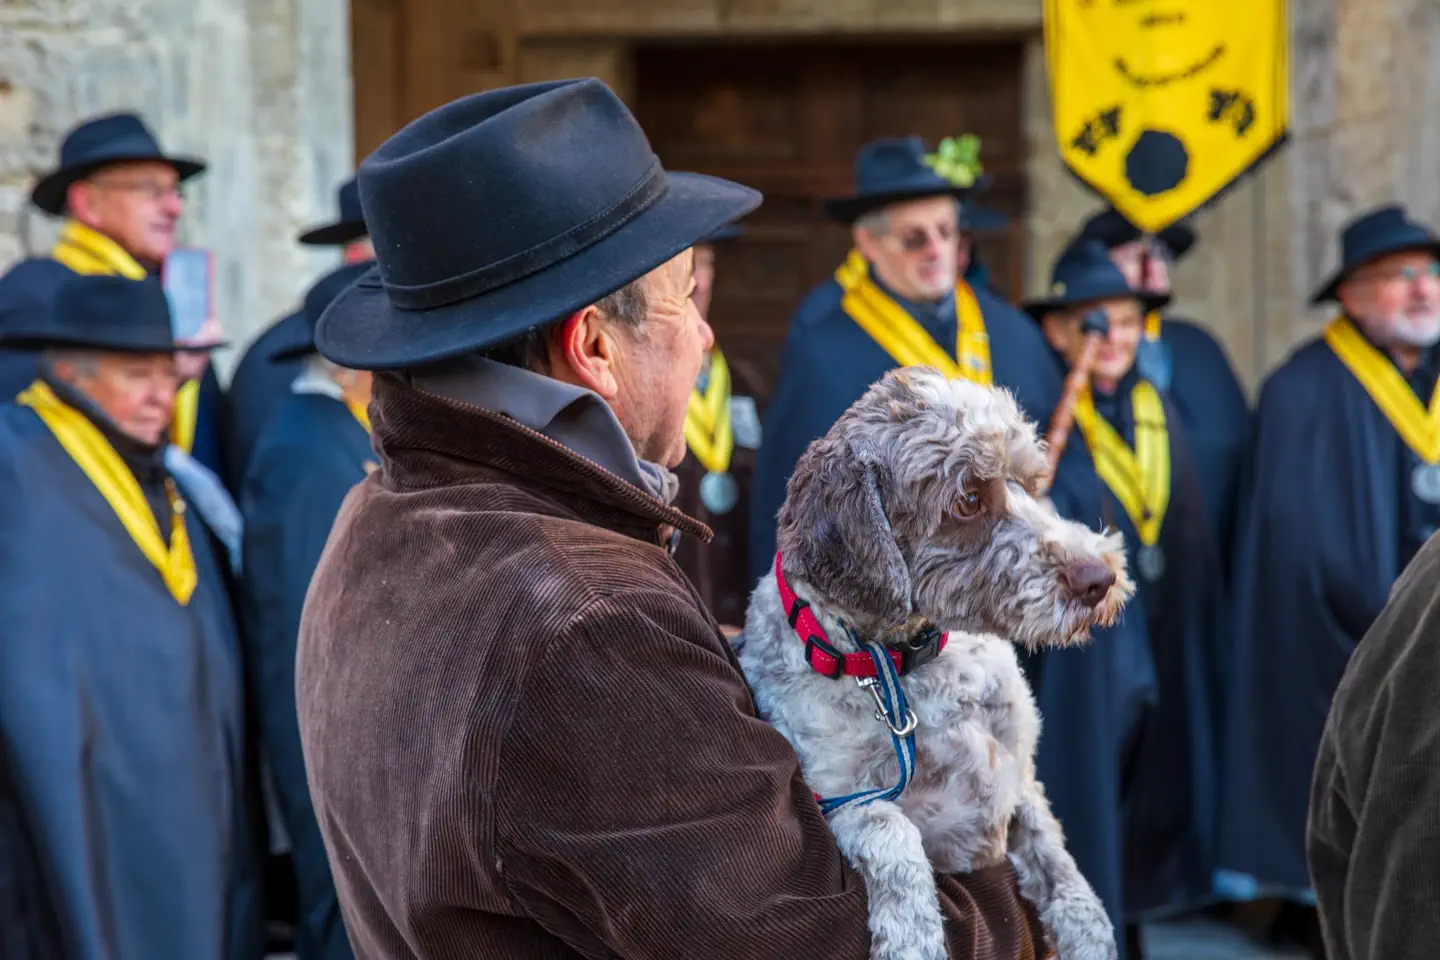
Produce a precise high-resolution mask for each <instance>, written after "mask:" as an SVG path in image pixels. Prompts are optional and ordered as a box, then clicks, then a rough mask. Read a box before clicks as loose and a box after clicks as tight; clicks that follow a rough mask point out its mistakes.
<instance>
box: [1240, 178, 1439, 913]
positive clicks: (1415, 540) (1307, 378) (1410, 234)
mask: <svg viewBox="0 0 1440 960" xmlns="http://www.w3.org/2000/svg"><path fill="white" fill-rule="evenodd" d="M1437 254H1440V238H1437V237H1436V236H1435V234H1434V233H1432V232H1431V230H1430V229H1429V228H1428V227H1426V226H1424V225H1422V224H1419V223H1416V222H1414V221H1413V220H1411V219H1410V218H1409V217H1408V216H1407V215H1406V212H1405V210H1404V209H1403V208H1402V207H1400V206H1386V207H1381V208H1380V209H1377V210H1372V211H1370V212H1368V213H1365V214H1363V215H1362V216H1359V217H1357V218H1356V219H1354V220H1352V221H1351V222H1350V223H1349V224H1347V225H1346V226H1345V228H1344V230H1343V231H1342V232H1341V235H1340V263H1339V266H1338V268H1337V269H1336V270H1335V272H1334V274H1332V275H1331V276H1330V277H1329V278H1328V279H1327V280H1326V281H1325V283H1324V284H1323V285H1322V286H1321V287H1320V289H1319V290H1318V291H1317V292H1316V294H1315V296H1314V297H1313V299H1312V301H1311V302H1312V304H1317V305H1319V304H1329V303H1335V304H1336V305H1337V309H1336V312H1335V315H1334V318H1333V319H1332V320H1331V321H1330V322H1329V323H1328V324H1327V325H1326V327H1325V329H1324V332H1323V334H1322V335H1321V336H1319V337H1317V338H1315V339H1313V340H1311V341H1309V342H1308V343H1305V344H1303V345H1301V346H1300V347H1299V348H1298V349H1297V350H1296V351H1295V352H1294V354H1292V355H1291V357H1290V359H1289V360H1287V361H1286V362H1285V363H1284V364H1283V365H1282V366H1281V367H1280V368H1279V369H1278V370H1276V371H1275V372H1274V373H1273V374H1272V375H1271V376H1270V378H1269V379H1268V380H1267V381H1266V383H1265V385H1264V388H1263V389H1262V391H1261V394H1260V402H1259V405H1258V408H1257V410H1256V414H1255V420H1256V425H1255V436H1254V441H1253V446H1252V457H1253V462H1252V463H1251V464H1250V465H1249V469H1248V473H1247V476H1248V483H1247V485H1246V487H1245V489H1244V490H1243V492H1242V501H1241V507H1240V517H1241V520H1240V526H1239V529H1238V532H1237V539H1236V558H1235V577H1234V594H1235V604H1236V608H1237V610H1236V612H1237V617H1236V624H1235V634H1234V651H1233V656H1232V661H1233V664H1232V666H1233V669H1232V672H1231V677H1230V685H1229V691H1228V692H1229V695H1230V703H1231V710H1230V714H1229V720H1228V723H1227V724H1226V726H1227V729H1228V741H1227V749H1226V750H1225V751H1224V755H1225V757H1226V771H1225V773H1226V775H1225V777H1224V782H1225V784H1226V790H1225V794H1224V797H1223V807H1222V810H1221V815H1222V819H1221V825H1222V831H1221V847H1220V854H1221V866H1222V867H1224V868H1226V873H1225V874H1224V875H1223V877H1222V879H1223V880H1224V882H1225V887H1224V890H1225V892H1226V893H1228V894H1229V895H1231V896H1233V897H1235V898H1237V899H1248V898H1251V897H1257V896H1273V897H1277V898H1283V899H1285V900H1288V901H1290V902H1292V903H1296V904H1302V905H1303V904H1308V903H1311V902H1313V901H1312V900H1311V893H1310V875H1309V872H1308V869H1307V866H1306V861H1305V821H1306V812H1307V809H1308V799H1309V790H1310V784H1311V772H1312V766H1313V764H1314V762H1315V755H1316V749H1317V745H1318V744H1319V742H1320V736H1321V732H1322V730H1323V728H1324V724H1325V717H1326V711H1327V709H1328V707H1329V705H1330V700H1331V697H1332V695H1333V694H1334V692H1335V685H1336V683H1337V682H1338V681H1339V679H1340V676H1341V673H1342V671H1343V670H1344V668H1345V664H1346V662H1347V660H1348V659H1349V658H1350V655H1351V653H1352V652H1353V651H1354V650H1355V648H1356V645H1357V644H1359V642H1360V640H1361V638H1362V637H1363V636H1364V635H1365V632H1366V630H1367V629H1369V627H1370V625H1371V624H1372V623H1373V622H1374V621H1375V618H1376V617H1377V616H1378V615H1379V613H1380V611H1381V609H1382V608H1383V607H1384V606H1385V602H1386V600H1387V598H1388V597H1389V595H1390V589H1391V587H1392V585H1393V584H1394V583H1395V580H1396V578H1397V577H1398V576H1399V574H1400V571H1401V570H1403V569H1404V568H1405V566H1406V564H1407V563H1409V561H1410V559H1411V558H1412V557H1413V556H1414V555H1415V553H1416V552H1417V551H1418V550H1419V548H1420V546H1421V544H1423V543H1425V542H1426V541H1427V540H1428V539H1429V538H1430V537H1431V536H1432V535H1433V534H1434V533H1435V531H1436V528H1437V526H1440V426H1437V419H1436V417H1435V415H1434V411H1435V410H1436V407H1437V404H1440V398H1437V396H1436V381H1437V377H1440V350H1437V347H1436V343H1437V341H1440V267H1437V261H1436V257H1437ZM1311 922H1312V923H1313V920H1312V921H1311Z"/></svg>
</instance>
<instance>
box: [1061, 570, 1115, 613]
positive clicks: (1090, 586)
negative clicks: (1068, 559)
mask: <svg viewBox="0 0 1440 960" xmlns="http://www.w3.org/2000/svg"><path fill="white" fill-rule="evenodd" d="M1060 579H1061V580H1063V581H1064V582H1065V589H1066V590H1069V591H1070V595H1071V596H1073V597H1074V598H1075V599H1076V600H1079V601H1080V602H1081V603H1083V604H1085V606H1087V607H1093V606H1095V605H1096V604H1098V603H1099V602H1100V601H1101V600H1104V599H1105V594H1107V593H1109V592H1110V588H1111V587H1112V586H1114V585H1115V571H1113V570H1111V569H1110V568H1109V567H1108V566H1106V565H1105V564H1103V563H1101V562H1100V561H1098V560H1081V561H1080V562H1079V563H1071V564H1068V565H1066V567H1065V568H1064V570H1062V571H1061V573H1060Z"/></svg>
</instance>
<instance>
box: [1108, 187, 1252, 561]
mask: <svg viewBox="0 0 1440 960" xmlns="http://www.w3.org/2000/svg"><path fill="white" fill-rule="evenodd" d="M1080 236H1081V237H1084V238H1088V239H1093V240H1099V241H1100V242H1101V243H1103V244H1104V245H1105V246H1106V247H1107V248H1108V249H1109V250H1110V259H1111V260H1113V261H1114V263H1115V265H1116V266H1117V267H1119V268H1120V272H1121V273H1122V274H1124V275H1125V279H1126V280H1127V281H1128V282H1129V283H1130V285H1131V286H1133V287H1136V288H1137V289H1145V290H1149V291H1151V292H1153V293H1158V294H1164V295H1167V296H1168V295H1169V294H1170V292H1171V270H1172V269H1173V268H1174V267H1175V266H1176V265H1177V264H1179V263H1180V261H1181V260H1183V259H1184V258H1185V257H1186V255H1187V254H1189V253H1190V251H1191V250H1192V249H1193V248H1194V246H1195V241H1196V239H1197V238H1196V234H1195V230H1194V228H1193V227H1191V226H1189V225H1188V224H1183V223H1177V224H1172V225H1171V226H1168V227H1166V228H1165V229H1164V230H1161V231H1160V232H1159V233H1158V234H1155V235H1154V236H1147V235H1145V234H1144V233H1143V232H1142V231H1141V230H1140V228H1139V227H1137V226H1135V225H1134V224H1133V223H1131V222H1130V221H1129V220H1127V219H1126V218H1125V217H1124V215H1123V214H1121V213H1120V212H1119V211H1118V210H1115V209H1113V208H1110V209H1106V210H1102V211H1100V212H1099V213H1097V214H1095V215H1094V216H1092V217H1091V218H1090V219H1089V220H1087V221H1085V224H1084V225H1083V226H1082V227H1081V228H1080ZM1136 366H1137V367H1138V368H1139V370H1140V372H1141V373H1142V374H1143V375H1144V377H1145V378H1146V379H1147V380H1149V381H1150V382H1151V383H1153V384H1155V386H1156V387H1157V388H1158V389H1160V390H1163V391H1165V392H1166V393H1167V394H1168V395H1169V398H1170V400H1171V401H1172V402H1173V403H1174V404H1175V411H1176V413H1178V414H1179V415H1180V417H1181V419H1182V420H1184V422H1185V434H1186V437H1187V439H1188V440H1189V441H1190V448H1191V453H1192V454H1193V455H1194V458H1195V465H1196V469H1197V470H1198V471H1199V474H1200V485H1201V488H1202V489H1203V490H1204V492H1205V507H1206V511H1207V513H1208V515H1209V517H1210V521H1211V527H1212V529H1213V530H1214V539H1215V543H1216V546H1217V548H1218V549H1219V551H1220V559H1221V562H1222V563H1223V564H1224V565H1225V569H1226V570H1227V571H1228V570H1229V568H1230V552H1231V545H1232V543H1233V541H1234V535H1235V504H1236V498H1237V496H1238V493H1239V486H1240V467H1241V464H1242V462H1243V460H1244V456H1245V449H1246V446H1247V444H1248V443H1249V439H1250V405H1249V402H1248V401H1247V400H1246V398H1245V390H1244V388H1243V387H1242V386H1241V385H1240V379H1239V378H1238V377H1237V376H1236V375H1235V368H1234V367H1233V366H1232V365H1231V363H1230V358H1229V357H1228V356H1227V355H1226V353H1225V348H1224V347H1223V346H1221V344H1220V341H1219V340H1217V339H1216V338H1215V336H1214V334H1212V333H1210V331H1209V330H1207V329H1205V327H1203V326H1201V325H1200V324H1199V323H1198V322H1196V321H1195V320H1192V319H1189V318H1187V317H1181V316H1176V315H1174V314H1173V313H1169V312H1166V311H1161V310H1156V311H1153V312H1152V313H1151V314H1150V315H1149V316H1148V317H1146V322H1145V338H1144V339H1143V340H1141V341H1140V347H1139V353H1138V354H1137V356H1136Z"/></svg>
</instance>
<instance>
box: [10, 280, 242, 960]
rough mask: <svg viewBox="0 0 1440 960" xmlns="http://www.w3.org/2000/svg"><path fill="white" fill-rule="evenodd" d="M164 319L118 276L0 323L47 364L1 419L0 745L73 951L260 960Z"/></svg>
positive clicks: (211, 583)
mask: <svg viewBox="0 0 1440 960" xmlns="http://www.w3.org/2000/svg"><path fill="white" fill-rule="evenodd" d="M170 323H171V321H170V313H169V307H168V302H167V300H166V296H165V293H164V291H163V290H162V289H161V286H160V282H159V281H158V280H155V279H144V280H130V279H126V278H125V277H112V276H77V277H72V278H71V279H70V280H69V281H68V282H67V283H66V284H65V285H64V286H63V287H62V288H61V290H60V292H59V293H58V294H57V295H56V297H55V300H54V302H53V309H52V310H50V311H47V312H44V313H41V312H36V311H27V312H25V313H24V314H22V315H20V316H5V317H3V323H0V343H4V344H7V345H14V346H19V347H25V348H30V349H37V350H39V351H41V353H40V357H39V362H38V365H39V374H38V376H37V378H36V379H35V381H34V382H33V383H31V384H30V385H29V386H28V387H27V388H26V389H25V390H24V391H22V392H21V393H20V395H19V397H18V398H17V399H16V400H15V401H13V402H11V403H8V404H5V405H3V406H0V530H3V531H4V535H3V536H0V623H4V624H5V630H4V642H3V643H0V736H3V738H4V743H5V750H6V752H7V753H9V754H10V756H11V757H12V759H13V763H14V779H15V782H16V783H17V785H18V792H19V795H20V799H21V801H22V803H23V806H24V808H25V809H27V810H29V811H30V813H31V815H32V817H33V827H34V833H35V836H34V842H35V847H36V849H37V850H38V853H39V858H40V860H41V862H42V865H43V868H44V871H45V872H46V874H47V875H48V876H50V877H52V878H53V883H54V888H55V893H56V899H57V902H58V911H57V912H58V914H59V916H60V917H61V921H62V924H63V927H64V939H65V940H66V942H67V943H68V944H69V945H70V947H71V949H72V950H73V952H74V956H75V957H77V958H99V957H107V958H108V957H122V958H128V957H185V958H187V960H252V958H254V957H255V956H256V955H257V953H258V952H259V951H260V950H261V949H262V948H263V938H262V934H263V930H262V929H261V924H260V922H259V921H260V904H259V900H258V889H257V881H256V867H257V863H256V858H255V853H256V851H255V849H254V847H252V845H251V830H250V827H251V815H252V813H253V807H251V806H250V805H249V804H248V801H249V800H250V799H251V796H252V795H251V792H250V782H249V780H248V778H247V766H248V765H247V756H248V753H247V750H246V733H245V722H244V720H245V717H244V714H245V697H244V692H243V679H244V670H243V666H242V662H241V651H240V643H239V639H238V637H237V631H236V628H235V623H234V619H233V615H232V612H231V608H230V602H229V599H228V595H227V593H226V589H225V585H224V581H223V575H222V568H221V565H220V561H219V558H218V557H217V556H216V554H215V552H214V551H213V550H212V548H211V545H210V541H209V539H208V537H207V536H206V534H205V528H204V527H203V526H201V525H199V524H198V523H197V522H196V521H195V519H194V514H193V511H190V510H187V509H186V507H187V504H186V501H185V500H184V499H182V497H181V495H180V492H179V490H178V489H177V486H176V483H175V482H174V480H173V479H172V477H171V475H170V473H169V471H168V469H167V468H166V465H165V459H164V455H163V451H164V447H165V439H166V432H167V430H168V429H169V426H170V421H171V417H172V416H173V412H174V408H175V396H176V392H177V388H178V384H179V376H178V374H177V372H176V360H175V352H176V351H175V346H174V343H173V340H172V334H171V326H170Z"/></svg>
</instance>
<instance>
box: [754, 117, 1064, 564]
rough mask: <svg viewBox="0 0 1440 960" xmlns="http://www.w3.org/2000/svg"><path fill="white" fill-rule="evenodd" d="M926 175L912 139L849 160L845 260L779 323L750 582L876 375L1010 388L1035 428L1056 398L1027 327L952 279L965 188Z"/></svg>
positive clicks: (841, 203) (829, 207)
mask: <svg viewBox="0 0 1440 960" xmlns="http://www.w3.org/2000/svg"><path fill="white" fill-rule="evenodd" d="M932 163H934V161H933V160H929V159H928V158H927V155H926V153H925V147H924V144H923V143H921V141H920V140H919V139H918V138H914V137H911V138H905V139H887V140H877V141H875V142H874V143H871V144H868V145H866V146H865V147H864V148H862V149H861V150H860V153H859V155H858V156H857V157H856V160H855V193H854V195H852V196H849V197H842V198H837V199H832V200H827V201H826V203H825V210H826V213H827V214H829V215H830V216H831V217H832V218H834V219H836V220H839V221H841V222H842V223H846V224H849V225H851V232H852V235H853V237H854V243H855V247H854V249H853V250H852V251H851V253H850V256H849V257H848V259H846V261H845V263H843V264H842V265H841V266H840V268H839V269H838V270H836V271H835V276H834V278H833V279H830V280H826V281H825V282H824V283H823V284H821V285H820V286H819V287H817V288H816V289H815V290H813V291H811V293H810V294H809V296H807V297H806V298H805V300H804V302H802V303H801V304H800V307H799V309H798V310H797V311H796V313H795V316H794V318H793V319H792V320H791V321H790V330H789V333H788V334H787V336H786V340H785V349H784V353H783V355H782V359H781V365H780V378H779V382H778V383H777V384H776V387H775V392H774V395H773V397H772V398H771V401H770V407H769V409H768V410H767V411H766V413H765V421H764V435H763V439H762V442H761V445H760V453H759V456H758V457H757V459H756V465H755V482H754V489H753V492H752V501H751V508H750V575H751V578H752V581H753V580H755V579H758V578H760V577H761V576H763V575H764V573H765V571H766V570H768V569H769V568H770V567H771V565H772V564H774V562H775V516H776V514H777V513H778V512H779V510H780V505H781V504H782V503H783V502H784V500H785V485H786V483H788V482H789V479H790V472H791V470H793V469H794V467H795V462H796V461H797V460H799V459H800V454H801V453H803V452H804V450H805V448H806V447H807V446H809V445H810V442H811V441H812V440H815V439H816V438H817V437H820V436H822V435H823V434H824V433H825V431H826V430H829V429H830V427H831V425H832V424H834V422H835V421H836V420H837V419H839V417H840V415H841V414H842V413H844V412H845V410H846V409H847V408H848V407H849V406H850V405H851V404H852V403H854V402H855V401H856V400H858V399H859V398H860V396H861V395H862V394H863V393H864V392H865V390H866V389H867V388H868V387H869V386H870V384H872V383H874V382H875V381H876V380H878V379H880V377H881V376H883V375H884V374H885V372H886V371H887V370H890V369H892V368H894V367H897V366H909V365H912V364H923V365H927V366H933V367H937V368H939V369H940V370H943V371H945V372H947V373H948V374H949V375H951V376H955V377H965V378H966V379H969V380H973V381H975V382H977V383H982V384H987V385H988V384H991V383H994V384H996V385H999V386H1004V387H1008V388H1010V389H1011V390H1012V391H1013V392H1014V393H1015V395H1016V399H1017V400H1018V401H1019V402H1020V405H1021V406H1022V407H1023V408H1024V409H1025V411H1026V413H1028V414H1029V415H1030V416H1031V417H1034V418H1039V417H1044V416H1047V415H1048V414H1049V412H1050V410H1051V409H1052V408H1053V407H1054V406H1055V404H1056V403H1057V402H1058V401H1059V399H1060V377H1059V374H1058V373H1057V372H1056V370H1055V368H1054V364H1053V363H1051V361H1050V359H1049V354H1048V352H1047V350H1046V348H1045V341H1044V340H1043V339H1041V337H1040V334H1039V332H1038V331H1037V330H1036V329H1035V326H1034V324H1032V323H1031V322H1030V321H1029V320H1027V319H1026V318H1025V316H1024V315H1023V314H1021V313H1020V312H1019V311H1017V310H1015V309H1014V308H1013V307H1011V306H1010V305H1009V304H1006V303H1005V302H1004V301H1002V300H1001V299H1000V298H999V297H997V296H996V295H995V294H994V293H993V292H992V290H991V289H990V288H989V286H988V285H985V284H978V285H972V284H970V283H967V282H966V281H965V280H963V279H962V277H963V276H964V274H965V271H966V268H967V266H968V261H969V256H970V240H969V237H968V235H966V231H965V224H964V220H963V216H964V210H963V208H962V204H961V201H962V199H963V198H964V197H965V195H966V194H967V193H968V192H969V191H970V187H968V186H966V187H962V186H957V185H956V184H955V183H954V182H952V181H951V180H950V179H947V177H946V176H942V175H941V174H940V173H939V172H937V170H936V169H934V168H933V167H932V166H931V164H932ZM937 166H938V164H937Z"/></svg>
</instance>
